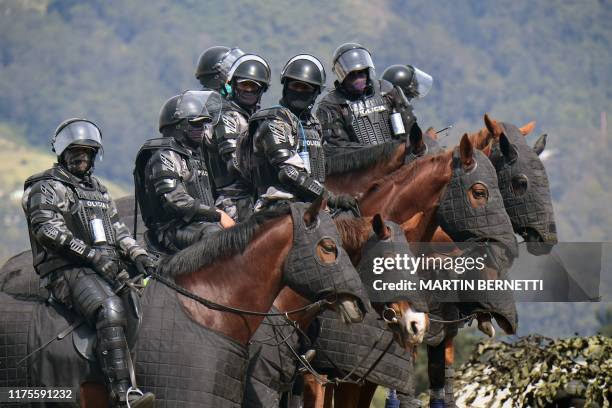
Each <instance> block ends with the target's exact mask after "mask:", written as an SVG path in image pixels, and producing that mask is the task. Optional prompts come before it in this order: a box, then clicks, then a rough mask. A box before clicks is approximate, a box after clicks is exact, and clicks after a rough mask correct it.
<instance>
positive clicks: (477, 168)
mask: <svg viewBox="0 0 612 408" xmlns="http://www.w3.org/2000/svg"><path fill="white" fill-rule="evenodd" d="M473 160H474V165H473V166H472V167H471V168H470V169H465V168H463V165H462V163H461V159H460V156H459V149H458V148H455V150H454V152H453V160H452V175H451V180H450V182H449V184H448V186H447V187H446V190H445V191H444V192H443V193H442V196H441V197H440V202H439V207H438V212H437V217H438V222H439V223H440V226H441V227H442V229H443V230H444V231H445V232H446V233H447V234H448V235H449V236H450V237H451V238H452V239H453V240H454V241H455V242H463V241H471V242H489V241H494V242H496V243H499V244H501V245H502V247H503V249H505V251H503V252H505V254H503V253H501V254H499V255H500V256H504V255H505V257H506V259H505V261H510V260H511V259H512V258H514V257H516V256H517V255H518V246H517V242H516V238H515V236H514V233H513V231H512V224H511V223H510V218H509V217H508V214H507V213H506V209H505V207H504V201H503V199H502V196H501V193H500V191H499V188H498V184H497V174H496V172H495V169H494V168H493V165H492V164H491V162H490V161H489V159H488V158H487V156H485V154H484V153H482V152H481V151H480V150H474V154H473ZM475 183H481V184H484V185H485V186H487V188H488V190H489V197H488V200H487V202H486V204H485V205H483V206H480V207H477V208H473V207H472V205H471V204H470V202H469V199H468V196H467V193H468V191H469V189H470V188H471V186H473V185H474V184H475ZM496 247H499V245H496ZM497 260H498V261H499V259H497ZM502 261H504V260H502ZM504 263H505V262H504Z"/></svg>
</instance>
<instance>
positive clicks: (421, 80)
mask: <svg viewBox="0 0 612 408" xmlns="http://www.w3.org/2000/svg"><path fill="white" fill-rule="evenodd" d="M380 78H381V79H384V80H386V81H389V82H390V83H391V84H393V85H395V86H399V87H400V88H401V89H402V91H403V92H404V95H406V98H408V99H409V100H411V99H414V98H423V97H424V96H425V95H427V94H428V93H429V90H430V89H431V86H432V85H433V78H432V77H431V75H429V74H428V73H427V72H423V71H421V70H420V69H418V68H417V67H415V66H412V65H400V64H396V65H391V66H389V67H387V69H385V70H384V71H383V74H382V76H381V77H380Z"/></svg>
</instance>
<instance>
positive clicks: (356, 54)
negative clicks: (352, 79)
mask: <svg viewBox="0 0 612 408" xmlns="http://www.w3.org/2000/svg"><path fill="white" fill-rule="evenodd" d="M368 68H369V69H370V70H371V71H372V72H371V73H370V76H371V78H373V75H374V72H373V71H374V62H372V57H371V56H370V53H369V52H368V51H367V50H365V49H363V48H356V49H352V50H348V51H346V52H345V53H344V54H342V55H341V56H340V57H339V58H338V59H337V60H336V62H335V63H334V67H333V69H334V73H335V74H336V76H337V77H338V80H339V81H340V82H342V81H344V78H346V76H347V75H348V74H349V73H351V72H353V71H361V70H363V69H368Z"/></svg>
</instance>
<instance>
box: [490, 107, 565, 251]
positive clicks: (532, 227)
mask: <svg viewBox="0 0 612 408" xmlns="http://www.w3.org/2000/svg"><path fill="white" fill-rule="evenodd" d="M485 125H486V132H485V131H481V132H480V133H481V134H482V133H486V134H487V135H488V136H486V138H488V143H489V145H490V146H491V149H490V159H491V162H492V163H493V165H494V166H495V169H496V170H497V175H498V181H499V188H500V190H501V193H502V196H503V199H504V205H505V207H506V210H507V212H508V215H509V216H510V220H511V221H512V226H513V228H514V231H515V232H516V233H518V234H520V235H521V236H522V237H523V238H524V239H525V241H526V242H527V250H528V251H529V252H530V253H531V254H533V255H541V254H547V253H549V252H550V250H551V249H552V246H553V245H554V244H555V243H557V233H556V224H555V219H554V212H553V206H552V198H551V195H550V187H549V183H548V176H547V174H546V169H545V168H544V164H543V163H542V161H541V160H540V158H539V155H540V154H541V153H542V152H543V151H544V148H545V147H546V135H542V136H540V137H539V138H538V140H537V141H536V142H535V144H534V146H533V148H532V147H530V146H528V145H527V143H526V142H525V138H524V136H526V135H528V134H529V133H530V132H532V131H533V129H534V127H535V122H530V123H528V124H527V125H525V126H523V127H521V128H518V127H516V126H515V125H512V124H509V123H503V122H502V123H500V122H497V121H495V120H492V119H490V118H489V116H488V115H486V114H485Z"/></svg>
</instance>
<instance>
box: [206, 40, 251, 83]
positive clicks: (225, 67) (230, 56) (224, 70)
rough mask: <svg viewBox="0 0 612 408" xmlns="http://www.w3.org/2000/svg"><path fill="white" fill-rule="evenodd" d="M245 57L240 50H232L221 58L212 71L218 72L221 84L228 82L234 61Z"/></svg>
mask: <svg viewBox="0 0 612 408" xmlns="http://www.w3.org/2000/svg"><path fill="white" fill-rule="evenodd" d="M243 55H245V53H244V51H242V50H241V49H240V48H232V49H231V50H229V51H228V52H226V53H225V54H223V57H221V60H220V61H219V62H217V63H216V64H215V65H214V66H213V70H216V71H218V72H219V73H220V74H221V76H222V79H223V82H224V83H225V82H227V81H229V79H230V78H229V73H230V70H231V69H232V66H233V65H234V63H235V62H236V60H237V59H238V58H240V57H242V56H243Z"/></svg>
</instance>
